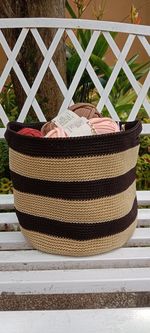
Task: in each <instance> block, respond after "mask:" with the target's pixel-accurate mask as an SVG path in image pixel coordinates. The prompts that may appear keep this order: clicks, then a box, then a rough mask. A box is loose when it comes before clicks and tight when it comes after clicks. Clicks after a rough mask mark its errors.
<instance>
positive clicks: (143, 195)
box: [137, 191, 150, 206]
mask: <svg viewBox="0 0 150 333" xmlns="http://www.w3.org/2000/svg"><path fill="white" fill-rule="evenodd" d="M137 200H138V204H139V205H143V206H146V205H149V204H150V191H137Z"/></svg>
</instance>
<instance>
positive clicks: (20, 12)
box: [0, 0, 66, 119]
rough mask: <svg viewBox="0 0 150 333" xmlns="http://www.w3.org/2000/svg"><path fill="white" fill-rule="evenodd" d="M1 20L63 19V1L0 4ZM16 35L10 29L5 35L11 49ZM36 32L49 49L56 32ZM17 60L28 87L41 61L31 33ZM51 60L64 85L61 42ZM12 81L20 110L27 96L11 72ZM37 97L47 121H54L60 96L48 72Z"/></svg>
mask: <svg viewBox="0 0 150 333" xmlns="http://www.w3.org/2000/svg"><path fill="white" fill-rule="evenodd" d="M0 17H65V0H61V1H60V0H44V1H42V0H26V1H25V0H19V1H18V0H5V1H1V2H0ZM19 33H20V31H18V29H11V31H10V29H9V30H7V31H6V33H5V35H6V37H7V41H8V44H9V45H10V47H11V48H13V46H14V44H15V42H16V40H17V38H18V36H19ZM39 33H40V35H41V36H42V38H43V41H44V43H45V45H46V47H47V48H48V47H49V46H50V44H51V41H52V39H53V36H54V35H55V33H56V29H39ZM17 61H18V63H19V65H20V67H21V69H22V71H23V73H24V74H25V77H26V79H27V81H28V83H29V85H30V87H31V86H32V84H33V82H34V79H35V77H36V75H37V73H38V70H39V68H40V66H41V64H42V61H43V56H42V54H41V51H40V50H39V48H38V46H37V45H36V42H35V40H34V38H33V36H32V35H31V33H28V35H27V37H26V40H25V42H24V43H23V46H22V48H21V51H20V53H19V56H18V57H17ZM53 61H54V62H55V64H56V66H57V68H58V71H59V73H60V75H61V76H62V78H63V80H64V81H65V82H66V55H65V45H64V42H63V40H61V41H60V43H59V45H58V47H57V50H56V52H55V54H54V56H53ZM11 78H12V82H13V85H14V90H15V94H16V98H17V103H18V106H19V109H21V108H22V106H23V104H24V101H25V98H26V95H25V93H24V90H23V88H22V87H21V85H20V83H19V81H18V79H17V77H16V74H15V73H14V71H13V70H12V71H11ZM36 97H37V99H38V102H39V104H40V106H41V108H42V110H43V111H44V113H45V115H46V117H47V119H51V118H53V117H54V116H55V115H56V114H57V113H58V110H59V107H60V105H61V103H62V100H63V96H62V93H61V92H60V90H59V87H58V85H57V83H56V81H55V79H54V77H53V74H52V73H51V71H50V69H48V70H47V72H46V74H45V76H44V79H43V81H42V83H41V85H40V88H39V89H38V92H37V96H36Z"/></svg>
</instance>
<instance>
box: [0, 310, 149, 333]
mask: <svg viewBox="0 0 150 333" xmlns="http://www.w3.org/2000/svg"><path fill="white" fill-rule="evenodd" d="M0 323H1V333H5V332H7V333H20V332H21V333H26V332H32V333H41V331H43V332H53V333H70V332H71V333H77V332H86V333H97V332H103V333H109V332H111V333H120V332H123V333H129V332H132V333H141V332H142V333H149V327H150V308H145V309H140V308H136V309H135V308H134V309H101V310H66V311H64V310H62V311H19V312H17V311H10V312H0ZM31 330H32V331H31Z"/></svg>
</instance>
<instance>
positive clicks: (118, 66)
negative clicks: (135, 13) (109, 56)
mask: <svg viewBox="0 0 150 333" xmlns="http://www.w3.org/2000/svg"><path fill="white" fill-rule="evenodd" d="M134 39H135V35H131V34H130V35H129V36H128V38H127V40H126V42H125V44H124V47H123V49H122V51H121V52H120V54H119V57H118V60H117V62H116V64H115V66H114V69H113V71H112V74H111V76H110V78H109V80H108V82H107V84H106V87H105V89H104V92H103V94H102V95H101V98H100V100H99V102H98V105H97V106H98V107H99V109H100V110H102V109H103V107H104V105H105V101H106V100H108V98H109V94H110V92H111V90H112V87H113V85H114V82H115V81H116V78H117V76H118V74H119V72H120V69H121V68H122V66H123V64H124V63H125V59H126V56H127V54H128V52H129V50H130V48H131V45H132V44H133V41H134Z"/></svg>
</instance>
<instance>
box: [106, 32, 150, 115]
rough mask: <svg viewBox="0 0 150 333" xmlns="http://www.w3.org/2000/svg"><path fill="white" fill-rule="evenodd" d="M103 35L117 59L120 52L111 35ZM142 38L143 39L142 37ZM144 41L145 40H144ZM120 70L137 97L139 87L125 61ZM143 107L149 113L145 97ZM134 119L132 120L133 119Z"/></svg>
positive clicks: (107, 33)
mask: <svg viewBox="0 0 150 333" xmlns="http://www.w3.org/2000/svg"><path fill="white" fill-rule="evenodd" d="M103 35H104V37H105V39H106V40H107V42H108V44H109V46H110V47H111V49H112V51H113V53H114V55H115V56H116V57H117V59H118V58H119V55H120V50H119V47H118V46H117V44H116V42H115V41H114V39H113V38H112V36H111V34H110V33H109V32H105V31H104V32H103ZM142 38H144V37H142ZM144 41H145V40H144ZM122 68H123V70H124V72H125V74H126V76H127V78H128V79H129V82H131V84H132V87H133V89H134V90H135V92H136V93H137V95H138V94H139V92H140V90H141V86H140V85H139V83H138V81H137V80H136V78H135V76H134V74H133V73H132V71H131V69H130V67H129V66H128V64H127V62H126V61H125V62H124V64H123V65H122ZM143 106H144V107H145V110H146V111H147V112H148V114H149V112H150V103H149V102H148V99H147V98H146V97H145V98H144V100H143ZM133 119H134V118H133Z"/></svg>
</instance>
